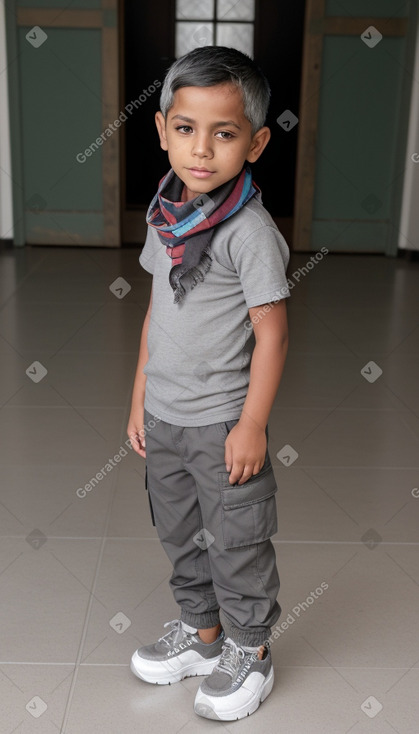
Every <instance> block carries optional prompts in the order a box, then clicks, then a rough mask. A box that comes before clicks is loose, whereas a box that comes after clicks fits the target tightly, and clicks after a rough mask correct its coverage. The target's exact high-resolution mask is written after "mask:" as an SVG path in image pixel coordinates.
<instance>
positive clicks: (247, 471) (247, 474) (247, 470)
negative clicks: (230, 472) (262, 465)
mask: <svg viewBox="0 0 419 734" xmlns="http://www.w3.org/2000/svg"><path fill="white" fill-rule="evenodd" d="M252 476H253V466H249V464H245V466H244V467H243V471H242V474H241V476H240V479H239V485H241V484H244V483H245V482H247V481H248V479H250V478H251V477H252Z"/></svg>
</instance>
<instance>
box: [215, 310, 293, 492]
mask: <svg viewBox="0 0 419 734" xmlns="http://www.w3.org/2000/svg"><path fill="white" fill-rule="evenodd" d="M268 307H269V308H268ZM263 308H264V304H262V305H261V306H255V307H254V308H249V315H250V319H251V321H252V324H253V330H254V334H255V340H256V344H255V347H254V350H253V356H252V361H251V365H250V382H249V389H248V392H247V396H246V400H245V402H244V405H243V410H242V414H241V417H240V420H239V421H238V423H237V424H236V425H235V426H234V428H232V429H231V431H230V433H229V434H228V436H227V439H226V442H225V457H224V458H225V463H226V470H227V471H228V472H229V473H230V476H229V482H230V484H235V483H236V482H238V484H239V485H240V484H243V483H244V482H246V481H247V480H248V479H250V477H251V476H253V474H257V473H258V472H259V471H260V470H261V468H262V466H263V464H264V462H265V455H266V448H267V441H266V433H265V429H266V425H267V423H268V418H269V414H270V412H271V408H272V404H273V401H274V399H275V396H276V393H277V390H278V386H279V382H280V380H281V376H282V372H283V369H284V364H285V358H286V356H287V350H288V325H287V311H286V304H285V298H282V299H281V300H280V301H279V302H275V303H269V304H265V310H264V311H263V313H262V314H261V310H263Z"/></svg>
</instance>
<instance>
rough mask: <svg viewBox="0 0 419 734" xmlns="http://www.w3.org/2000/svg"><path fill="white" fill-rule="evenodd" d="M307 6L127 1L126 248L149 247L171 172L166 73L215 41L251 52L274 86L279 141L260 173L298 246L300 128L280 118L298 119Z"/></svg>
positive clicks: (227, 0)
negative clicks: (163, 145)
mask: <svg viewBox="0 0 419 734" xmlns="http://www.w3.org/2000/svg"><path fill="white" fill-rule="evenodd" d="M304 7H305V0H286V1H284V2H283V3H278V2H277V1H276V0H240V3H237V2H233V0H198V2H191V0H180V1H179V0H177V1H176V0H154V2H153V3H151V2H146V3H125V4H124V8H123V18H122V19H121V35H122V38H121V45H122V51H121V66H122V94H123V105H122V106H124V105H133V110H132V113H131V114H130V115H129V116H128V119H127V121H126V123H125V125H124V126H123V128H122V136H121V156H122V171H121V195H122V239H123V242H124V243H127V244H128V243H138V242H144V238H145V234H146V224H145V213H146V211H147V208H148V205H149V203H150V201H151V199H152V197H153V196H154V194H155V192H156V189H157V185H158V182H159V180H160V179H161V178H162V176H163V175H164V174H165V173H166V172H167V170H168V168H169V163H168V160H167V153H166V152H164V151H162V150H161V149H160V146H159V142H158V136H157V131H156V128H155V124H154V114H155V112H156V111H157V110H158V108H159V107H158V105H159V90H161V84H162V83H163V79H164V76H165V73H166V71H167V69H168V67H169V66H170V65H171V63H172V62H173V61H174V60H175V59H176V58H177V57H178V56H180V55H182V53H186V52H187V51H188V50H190V48H193V47H194V46H197V45H210V44H212V43H215V44H217V45H230V46H235V47H237V48H240V50H244V51H247V52H250V51H251V53H250V55H251V56H252V57H253V58H254V60H255V61H256V63H257V64H258V65H259V66H260V67H261V69H262V70H263V72H264V73H265V74H266V76H267V78H268V81H269V83H270V86H271V92H272V95H271V104H270V109H269V113H268V117H267V120H266V124H267V125H268V126H269V127H270V129H271V133H272V136H271V140H270V142H269V144H268V147H267V149H266V151H265V152H264V154H263V155H262V156H261V158H260V160H259V161H257V163H255V164H254V165H253V166H252V170H253V174H254V178H255V181H256V182H257V183H258V185H259V186H260V188H261V190H262V198H263V203H264V205H265V206H266V208H267V209H268V211H269V212H270V214H271V215H272V216H273V218H274V219H275V221H276V223H277V225H278V227H279V228H280V230H281V232H282V233H283V234H284V237H285V238H286V239H287V241H288V242H289V244H291V239H292V224H293V214H294V189H295V175H296V173H295V171H296V157H297V138H298V133H297V128H295V129H293V130H290V131H289V132H288V133H286V134H285V133H284V129H283V128H282V127H281V125H280V124H279V123H278V122H277V119H278V117H280V115H281V114H282V113H283V112H284V111H285V110H291V111H292V112H293V113H294V114H295V115H296V116H297V115H298V108H299V96H300V80H301V66H302V49H303V33H304ZM156 18H158V19H160V21H159V22H156ZM182 44H183V45H182ZM188 44H189V45H188Z"/></svg>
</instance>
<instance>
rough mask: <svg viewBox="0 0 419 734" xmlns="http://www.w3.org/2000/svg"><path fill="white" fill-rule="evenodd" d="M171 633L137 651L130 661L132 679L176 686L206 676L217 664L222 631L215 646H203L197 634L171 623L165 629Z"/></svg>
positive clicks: (178, 622) (177, 620)
mask: <svg viewBox="0 0 419 734" xmlns="http://www.w3.org/2000/svg"><path fill="white" fill-rule="evenodd" d="M168 625H170V627H171V629H170V632H168V633H167V634H166V635H164V636H163V637H160V638H159V639H158V641H157V642H155V643H154V645H147V646H146V647H140V648H139V649H138V650H136V652H135V653H134V655H133V656H132V658H131V670H132V672H133V673H134V675H136V676H138V678H141V680H144V681H146V682H147V683H157V684H160V685H165V684H170V683H177V682H178V681H180V680H182V679H183V678H187V677H189V676H193V675H209V674H210V673H211V672H212V670H213V668H214V666H215V665H216V663H217V662H218V661H219V659H220V657H221V652H222V645H223V642H224V632H223V631H221V632H220V634H219V636H218V637H217V639H216V640H215V642H212V643H210V644H206V643H205V642H202V640H201V638H200V637H199V635H198V630H196V629H195V628H194V627H190V626H189V625H187V624H185V622H182V621H181V620H180V619H173V620H172V621H171V622H166V624H165V625H164V626H165V627H167V626H168Z"/></svg>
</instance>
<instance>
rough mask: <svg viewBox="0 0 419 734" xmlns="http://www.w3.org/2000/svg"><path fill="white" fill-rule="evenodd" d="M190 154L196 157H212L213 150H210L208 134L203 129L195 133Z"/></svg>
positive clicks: (209, 136)
mask: <svg viewBox="0 0 419 734" xmlns="http://www.w3.org/2000/svg"><path fill="white" fill-rule="evenodd" d="M192 155H195V156H196V157H197V158H212V157H213V150H212V144H211V135H210V134H208V133H206V132H204V131H202V132H200V133H198V134H197V136H196V138H195V139H194V144H193V147H192Z"/></svg>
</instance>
